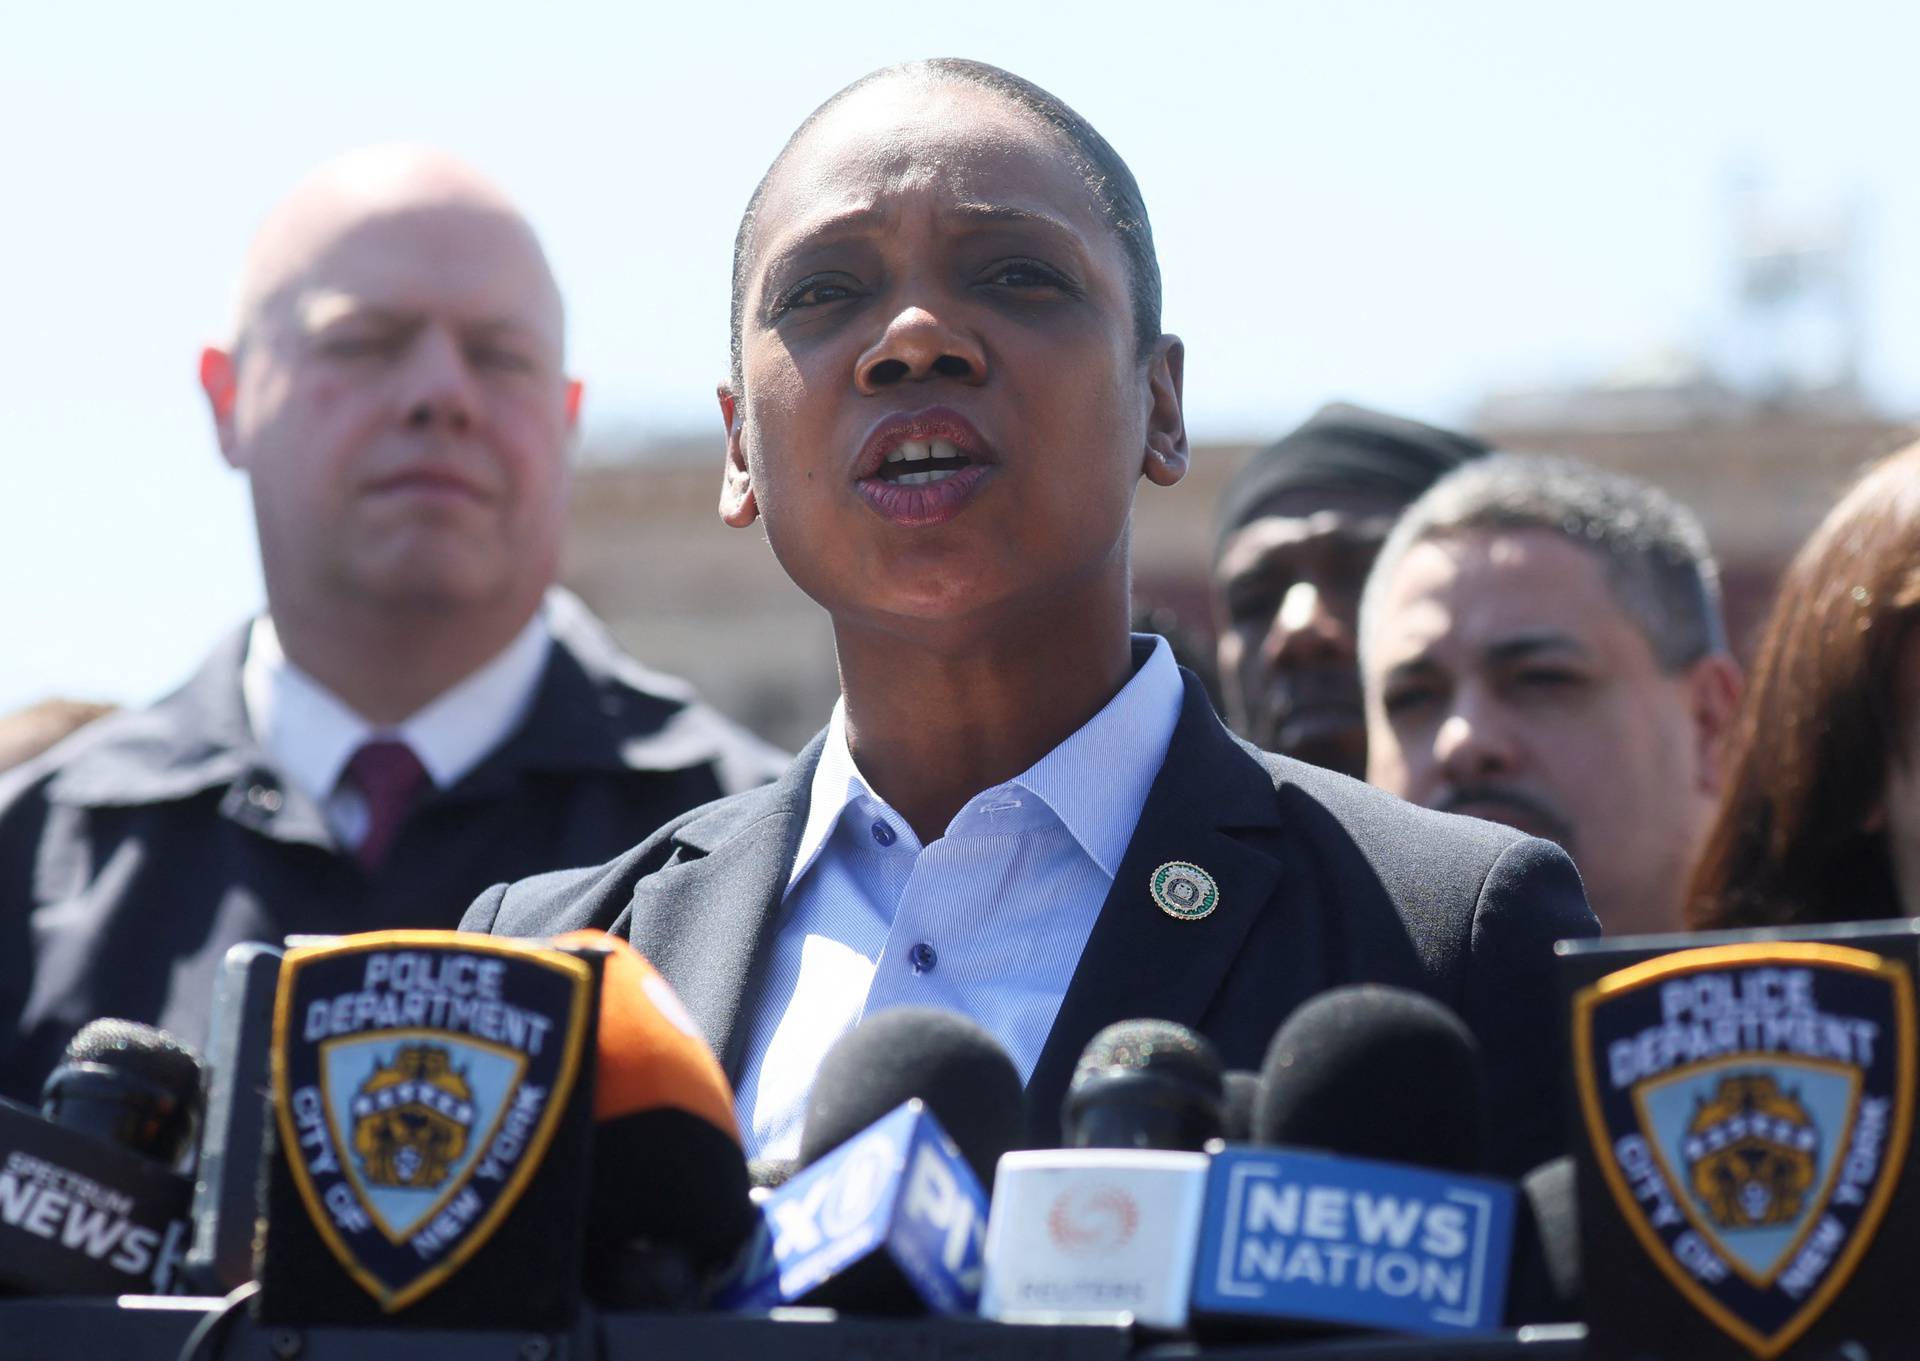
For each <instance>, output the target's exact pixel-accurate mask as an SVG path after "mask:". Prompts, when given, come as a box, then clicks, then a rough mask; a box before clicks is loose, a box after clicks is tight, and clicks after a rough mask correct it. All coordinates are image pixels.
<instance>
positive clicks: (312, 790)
mask: <svg viewBox="0 0 1920 1361" xmlns="http://www.w3.org/2000/svg"><path fill="white" fill-rule="evenodd" d="M551 643H552V634H551V632H550V631H549V629H548V626H547V619H546V607H545V606H544V605H543V606H542V607H541V608H540V609H538V610H535V611H534V613H533V618H531V619H529V620H528V621H527V626H526V627H525V628H523V629H521V630H520V632H519V634H518V635H517V636H515V638H514V640H513V641H512V642H510V643H508V644H507V646H506V647H505V648H504V649H502V650H501V651H500V653H499V654H498V655H496V656H495V657H494V658H493V660H491V661H489V662H487V663H486V664H485V665H484V666H482V667H481V668H480V669H479V670H477V671H475V672H473V673H472V674H471V675H469V676H468V677H467V678H466V679H465V680H463V681H461V682H460V683H459V684H457V685H455V686H454V687H453V688H452V689H450V690H447V691H445V692H444V693H442V694H440V695H439V696H437V697H436V698H435V699H433V700H432V701H431V702H429V703H428V704H427V705H426V706H425V707H423V708H421V709H419V710H417V711H415V712H414V714H413V715H412V716H411V717H409V718H408V719H406V721H404V722H402V723H398V724H394V725H391V726H385V727H381V726H377V725H375V724H372V723H369V722H368V721H367V720H366V719H364V718H362V717H361V716H360V715H359V714H357V713H355V712H354V711H353V710H352V709H351V708H349V707H348V706H347V704H346V703H345V701H343V700H341V699H340V698H339V697H338V696H337V695H335V694H334V693H333V692H332V691H331V690H328V689H327V688H326V687H325V686H324V685H322V684H320V682H319V681H317V680H315V679H314V678H313V677H312V676H309V675H308V674H307V673H306V672H304V671H302V670H301V669H300V668H299V667H297V666H295V665H294V664H293V662H292V661H290V660H289V659H288V657H287V654H286V652H285V651H284V650H283V649H282V648H281V646H280V635H279V633H278V631H276V630H275V628H274V626H273V619H272V618H271V617H270V616H268V615H264V614H263V615H261V616H260V617H259V618H258V619H255V620H254V621H253V629H252V631H251V632H250V633H249V634H248V636H247V658H246V661H244V662H243V663H241V666H240V694H241V698H242V699H243V700H244V701H245V703H246V707H247V722H248V724H249V725H250V726H251V727H252V729H253V736H254V740H255V741H257V742H259V743H260V745H261V747H262V748H263V749H265V751H266V753H267V754H268V755H269V756H270V757H272V758H273V764H274V766H275V768H276V769H278V770H279V772H280V773H281V775H282V776H283V777H284V778H285V779H286V780H287V782H288V783H289V784H291V785H293V787H294V788H296V789H299V790H301V791H302V792H303V793H305V794H306V795H307V796H308V797H309V798H311V799H312V800H313V801H314V802H315V803H316V804H318V805H319V806H320V807H321V808H322V809H323V810H324V811H325V813H326V817H327V826H328V827H329V828H331V829H332V831H333V835H334V838H335V839H336V840H337V841H338V842H339V843H340V845H341V847H342V848H343V849H346V850H350V851H351V850H356V849H358V847H359V845H360V842H361V840H362V839H363V838H364V837H365V836H366V834H367V805H366V801H365V800H364V799H362V798H361V797H360V792H359V791H358V790H357V789H355V788H354V787H353V785H352V783H351V782H348V783H345V784H343V783H342V782H341V778H340V777H341V774H342V772H344V771H345V770H346V768H347V762H348V761H349V760H350V759H352V757H353V754H354V752H356V751H358V750H359V749H360V748H361V746H363V745H364V744H365V743H367V742H372V741H377V740H382V739H387V740H392V741H398V742H405V743H406V744H407V745H408V746H409V747H411V748H412V749H413V754H414V755H415V756H417V757H419V758H420V764H421V765H422V766H424V767H425V768H426V772H427V777H428V778H429V779H431V780H432V781H433V784H434V787H435V788H436V789H445V788H447V787H448V786H449V785H451V784H453V783H454V782H455V781H456V780H458V779H459V778H460V777H461V776H462V775H465V774H466V773H467V772H468V771H469V770H472V769H473V768H474V767H475V766H476V765H478V764H479V763H480V759H481V758H482V757H484V756H485V755H486V754H487V753H488V752H490V751H492V750H493V749H494V748H495V747H497V746H499V745H500V744H501V743H502V742H504V741H505V740H506V739H507V736H508V735H509V734H510V733H512V732H513V730H514V729H515V728H517V727H518V726H519V725H520V721H521V719H523V718H525V717H526V713H527V707H528V706H529V705H530V704H532V702H533V695H534V691H535V690H537V689H538V688H539V685H540V676H541V673H542V672H543V671H544V670H545V669H546V664H547V649H548V647H549V646H550V645H551Z"/></svg>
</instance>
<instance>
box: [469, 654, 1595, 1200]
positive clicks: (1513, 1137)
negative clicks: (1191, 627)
mask: <svg viewBox="0 0 1920 1361" xmlns="http://www.w3.org/2000/svg"><path fill="white" fill-rule="evenodd" d="M1183 677H1184V680H1185V684H1186V695H1185V699H1184V702H1183V704H1182V708H1181V714H1180V719H1179V723H1178V725H1177V726H1176V727H1175V729H1174V734H1173V740H1172V743H1171V744H1170V746H1169V748H1168V751H1167V758H1166V761H1165V763H1164V764H1163V765H1162V766H1161V769H1160V773H1159V775H1158V776H1157V777H1156V779H1155V781H1154V784H1153V786H1152V788H1151V789H1150V790H1149V792H1148V794H1147V800H1146V804H1145V807H1144V808H1143V809H1142V811H1141V814H1140V821H1139V824H1138V826H1137V827H1136V828H1135V830H1134V834H1133V839H1132V841H1131V843H1130V844H1129V845H1128V848H1127V853H1126V856H1125V859H1124V860H1123V861H1122V863H1121V866H1120V870H1119V873H1118V874H1116V875H1115V877H1114V882H1113V889H1112V891H1111V893H1110V894H1109V895H1108V898H1107V900H1106V902H1105V904H1104V905H1103V906H1102V908H1101V911H1100V916H1099V918H1098V920H1097V921H1096V922H1095V924H1094V927H1093V932H1092V935H1091V936H1090V937H1089V939H1088V941H1087V945H1086V949H1085V951H1084V952H1083V953H1082V955H1081V957H1080V963H1079V966H1078V968H1077V969H1076V971H1075V974H1074V978H1073V982H1072V983H1071V984H1070V986H1069V987H1068V990H1067V994H1066V996H1065V998H1064V999H1063V1000H1062V1002H1061V1005H1060V1011H1059V1014H1058V1016H1057V1017H1056V1018H1055V1020H1054V1024H1053V1029H1052V1031H1051V1032H1049V1034H1048V1037H1047V1042H1046V1044H1045V1046H1044V1048H1043V1049H1042V1051H1041V1054H1040V1060H1039V1063H1038V1064H1037V1065H1036V1066H1035V1068H1034V1072H1033V1077H1032V1079H1031V1081H1030V1083H1029V1085H1028V1091H1027V1095H1028V1098H1029V1100H1028V1107H1029V1111H1030V1114H1031V1118H1032V1122H1033V1123H1032V1127H1031V1128H1030V1130H1029V1135H1030V1138H1031V1140H1032V1141H1033V1142H1034V1143H1035V1144H1037V1145H1042V1146H1045V1145H1049V1144H1053V1143H1057V1142H1058V1137H1059V1110H1060V1100H1061V1097H1062V1096H1063V1095H1064V1093H1065V1091H1066V1087H1067V1083H1068V1080H1069V1079H1070V1078H1071V1077H1072V1074H1073V1067H1074V1062H1075V1060H1076V1059H1077V1058H1078V1057H1079V1054H1080V1052H1081V1050H1082V1049H1083V1048H1085V1046H1086V1043H1087V1041H1088V1040H1090V1039H1091V1038H1092V1037H1093V1035H1094V1033H1095V1032H1096V1031H1098V1030H1100V1029H1101V1028H1102V1027H1103V1026H1106V1025H1108V1024H1110V1023H1111V1022H1114V1021H1119V1020H1126V1019H1128V1018H1133V1017H1161V1018H1164V1019H1167V1020H1173V1021H1178V1022H1180V1023H1182V1024H1184V1025H1188V1026H1192V1027H1193V1028H1195V1029H1197V1030H1199V1031H1201V1032H1202V1033H1204V1034H1205V1035H1207V1036H1208V1037H1209V1038H1210V1039H1211V1040H1212V1041H1213V1042H1214V1044H1215V1045H1216V1046H1217V1047H1218V1048H1219V1050H1220V1056H1221V1058H1222V1060H1224V1061H1225V1063H1226V1064H1227V1065H1228V1066H1229V1067H1233V1068H1253V1069H1257V1068H1259V1067H1260V1065H1261V1061H1262V1059H1263V1057H1264V1055H1265V1051H1266V1047H1267V1043H1268V1041H1269V1040H1270V1039H1271V1038H1272V1036H1273V1033H1274V1031H1275V1030H1276V1029H1277V1028H1278V1027H1279V1025H1280V1023H1281V1022H1282V1021H1284V1020H1285V1019H1286V1017H1287V1015H1288V1014H1289V1013H1290V1012H1291V1011H1292V1010H1293V1009H1294V1007H1296V1006H1298V1005H1299V1004H1300V1003H1301V1002H1303V1001H1305V1000H1306V999H1307V998H1309V997H1311V996H1313V995H1314V994H1315V993H1317V992H1320V991H1323V990H1325V989H1327V988H1330V987H1333V986H1336V985H1338V984H1341V983H1352V982H1363V981H1365V982H1382V983H1392V984H1397V985H1400V986H1402V987H1407V988H1413V989H1416V990H1418V991H1420V992H1423V993H1426V994H1428V995H1430V996H1432V997H1435V998H1437V999H1438V1000H1439V1001H1441V1002H1444V1003H1445V1004H1446V1005H1447V1006H1449V1007H1451V1008H1453V1010H1454V1011H1456V1012H1457V1013H1458V1014H1459V1015H1460V1016H1461V1017H1462V1018H1463V1019H1464V1020H1465V1021H1466V1023H1467V1025H1468V1026H1469V1027H1470V1028H1471V1029H1472V1030H1473V1032H1474V1034H1475V1035H1476V1036H1477V1038H1478V1039H1479V1042H1480V1046H1481V1050H1482V1053H1483V1055H1484V1057H1485V1061H1486V1070H1487V1077H1488V1086H1489V1093H1488V1094H1489V1100H1490V1105H1491V1112H1490V1113H1491V1124H1492V1126H1493V1141H1494V1148H1493V1161H1494V1164H1495V1166H1496V1167H1497V1168H1499V1169H1500V1170H1503V1171H1506V1172H1509V1173H1515V1172H1519V1171H1524V1170H1525V1169H1527V1168H1529V1167H1532V1166H1534V1165H1535V1164H1537V1163H1540V1162H1543V1161H1545V1160H1546V1159H1548V1158H1550V1157H1553V1156H1555V1155H1556V1154H1557V1153H1559V1152H1560V1151H1562V1149H1563V1146H1564V1143H1565V1139H1564V1128H1565V1121H1564V1115H1563V1110H1564V1107H1563V1105H1562V1102H1561V1092H1562V1090H1563V1076H1562V1075H1563V1070H1564V1064H1563V1059H1562V1053H1563V1045H1564V1038H1563V1037H1564V1035H1565V1032H1566V1019H1565V1017H1564V1015H1563V1014H1562V1012H1563V1010H1564V1008H1563V1007H1562V1006H1561V1004H1560V1001H1559V994H1558V988H1557V986H1556V984H1555V980H1554V957H1553V943H1554V941H1556V940H1559V939H1562V938H1566V937H1576V936H1591V935H1596V934H1598V932H1599V924H1598V923H1597V922H1596V921H1595V920H1594V917H1593V914H1592V912H1590V911H1589V910H1588V909H1587V903H1586V897H1585V895H1584V893H1583V892H1582V890H1581V887H1580V879H1579V876H1578V875H1577V874H1576V873H1575V871H1574V868H1573V862H1572V861H1570V860H1568V859H1567V857H1566V855H1565V853H1564V852H1562V851H1561V850H1560V849H1559V848H1558V847H1556V846H1554V845H1551V844H1550V843H1548V842H1545V841H1540V840H1537V839H1534V838H1531V837H1526V836H1522V835H1521V834H1520V833H1518V832H1515V831H1513V830H1511V829H1510V828H1506V827H1500V826H1496V825H1494V824H1493V823H1490V822H1481V821H1479V820H1477V819H1473V818H1464V817H1456V816H1453V815H1450V814H1445V813H1435V812H1431V811H1429V810H1427V809H1423V808H1416V807H1414V806H1413V805H1411V804H1408V803H1405V802H1402V801H1401V800H1399V799H1396V798H1394V797H1392V796H1391V795H1389V794H1385V793H1382V792H1381V791H1380V790H1377V789H1373V788H1370V787H1369V786H1367V785H1364V784H1361V783H1360V782H1359V781H1357V780H1351V779H1348V778H1347V777H1345V776H1342V775H1336V774H1334V773H1332V772H1330V771H1326V770H1321V769H1319V768H1317V767H1314V766H1308V765H1304V764H1302V763H1300V762H1298V761H1293V760H1289V759H1288V758H1286V757H1283V756H1275V755H1272V754H1270V753H1267V752H1262V751H1259V750H1257V749H1255V748H1254V747H1251V746H1248V745H1247V744H1246V743H1244V742H1242V741H1240V739H1238V738H1236V737H1234V736H1233V735H1232V734H1231V733H1229V732H1228V731H1227V730H1226V728H1224V727H1223V726H1222V725H1221V723H1220V720H1219V719H1218V718H1216V717H1215V716H1214V712H1213V708H1212V706H1211V705H1210V704H1209V702H1208V700H1207V697H1206V691H1205V690H1204V688H1203V687H1202V686H1201V684H1200V682H1199V680H1198V679H1197V678H1196V677H1195V676H1193V674H1192V673H1190V672H1185V673H1183ZM819 753H820V739H818V738H816V739H815V740H814V742H813V744H812V745H811V746H809V747H808V748H807V750H806V751H805V752H803V753H801V755H800V757H799V759H798V760H796V761H795V762H794V764H793V766H792V767H791V768H789V769H788V771H787V773H786V774H785V775H784V776H782V777H781V779H780V780H779V782H778V783H777V784H774V785H771V786H769V787H767V788H763V789H755V790H751V791H749V792H747V793H745V794H738V795H735V796H733V797H731V798H727V799H722V800H720V801H719V802H716V803H715V804H713V805H712V806H710V807H707V808H702V809H699V810H697V811H695V812H692V813H689V814H687V815H686V816H685V817H682V818H679V819H677V820H676V821H674V822H672V823H670V824H668V825H667V826H665V827H663V828H661V829H660V830H659V831H658V832H656V833H654V834H653V835H652V836H651V837H649V838H648V839H647V840H646V841H644V842H643V843H641V844H640V845H639V846H638V847H636V848H635V849H634V850H632V851H630V852H628V853H627V854H626V855H623V856H621V857H620V858H619V859H617V860H614V861H612V862H611V863H610V864H607V865H603V866H601V867H600V868H598V869H592V870H572V871H568V872H566V873H563V874H551V875H546V876H544V877H541V878H537V879H533V880H530V881H528V882H524V883H519V884H512V885H501V886H499V887H496V888H494V889H492V890H490V891H489V892H487V893H486V894H485V895H483V896H482V897H481V898H480V899H479V900H478V901H477V902H475V903H474V905H473V907H472V909H471V910H470V911H469V912H468V913H467V915H466V918H465V920H464V921H463V922H462V923H461V925H462V926H463V927H464V928H465V929H468V930H477V931H494V932H496V933H499V934H503V935H514V936H537V935H545V934H548V933H551V932H555V931H561V930H567V929H570V928H573V927H580V926H598V927H602V928H605V929H609V930H611V931H613V932H614V933H616V934H618V935H621V936H624V937H626V938H628V939H630V940H631V941H632V942H633V943H634V945H635V946H636V947H638V948H639V950H640V951H641V952H642V953H643V954H645V955H646V956H647V957H648V958H649V959H651V960H652V961H653V962H654V964H655V965H657V966H658V967H659V969H660V971H661V972H662V973H663V974H665V975H666V977H667V979H668V981H669V982H671V983H672V984H673V986H674V987H675V989H676V990H678V992H679V994H680V996H681V999H682V1000H683V1001H684V1002H685V1003H686V1004H687V1006H688V1008H689V1009H690V1010H691V1011H692V1012H693V1014H694V1017H695V1018H696V1019H697V1020H698V1021H699V1022H700V1024H701V1026H702V1027H703V1028H704V1029H705V1031H706V1034H707V1037H708V1039H709V1040H710V1041H711V1042H712V1043H713V1046H714V1048H715V1050H716V1052H717V1053H719V1055H720V1057H721V1061H722V1063H723V1064H724V1065H725V1067H726V1069H727V1073H728V1076H729V1078H730V1079H732V1080H734V1081H738V1080H739V1075H740V1071H741V1068H742V1067H743V1065H744V1063H745V1059H746V1055H745V1054H743V1053H742V1052H741V1051H742V1046H743V1044H744V1039H745V1036H746V1035H747V1034H748V1033H749V1032H750V1031H751V1029H752V1026H751V1018H752V1016H753V1014H754V1013H753V1008H755V1007H757V1006H758V1005H760V998H759V983H760V975H761V966H762V965H763V964H764V961H765V960H766V958H767V957H768V955H769V953H770V952H771V948H772V942H773V939H774V935H775V933H776V931H777V929H778V925H779V914H780V908H781V903H782V898H783V895H784V892H785V889H786V885H787V876H788V874H789V872H790V871H791V869H792V866H793V858H794V854H795V849H796V847H797V845H798V843H799V839H800V833H801V830H802V828H803V827H804V826H805V823H806V817H807V800H808V793H809V786H810V784H811V781H812V778H813V768H814V765H815V763H816V762H817V761H818V759H819ZM1173 860H1183V861H1189V862H1191V863H1193V864H1196V865H1199V866H1200V867H1201V868H1203V869H1205V870H1206V871H1207V872H1208V873H1209V874H1210V875H1212V877H1213V879H1214V880H1215V882H1216V884H1217V885H1218V887H1219V906H1218V907H1217V908H1216V909H1215V910H1214V911H1213V912H1212V913H1211V915H1209V916H1207V917H1206V918H1204V919H1203V920H1198V921H1181V920H1176V919H1175V918H1174V917H1172V916H1170V915H1169V914H1168V913H1166V912H1164V911H1162V910H1161V909H1160V908H1159V907H1158V906H1157V905H1156V903H1155V902H1154V900H1153V897H1152V894H1151V891H1150V888H1149V879H1150V878H1151V876H1152V874H1153V872H1154V870H1155V869H1156V868H1157V867H1159V866H1161V865H1164V864H1165V863H1167V862H1168V861H1173Z"/></svg>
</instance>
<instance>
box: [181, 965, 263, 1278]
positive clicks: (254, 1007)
mask: <svg viewBox="0 0 1920 1361" xmlns="http://www.w3.org/2000/svg"><path fill="white" fill-rule="evenodd" d="M284 953H285V952H284V951H283V950H281V949H280V947H278V946H275V945H268V944H266V943H264V942H262V941H243V942H241V943H240V944H238V945H235V946H233V947H231V948H230V949H229V950H228V951H227V953H226V956H225V958H223V959H222V960H221V961H220V976H219V978H218V979H216V980H215V982H214V988H213V1015H212V1018H211V1019H210V1021H209V1023H208V1026H207V1070H208V1078H207V1103H206V1117H205V1121H204V1123H203V1125H202V1128H201V1133H200V1152H199V1157H198V1159H197V1161H196V1165H195V1166H196V1171H195V1176H194V1185H193V1244H192V1246H191V1247H190V1248H189V1249H188V1250H187V1260H186V1266H185V1269H184V1271H183V1273H182V1276H183V1285H184V1287H185V1289H186V1291H187V1293H189V1294H195V1295H225V1294H227V1293H229V1292H230V1291H233V1290H236V1289H238V1288H239V1287H240V1286H242V1285H245V1284H246V1283H247V1282H248V1281H251V1280H252V1279H253V1234H254V1227H255V1224H256V1221H257V1219H258V1216H259V1197H260V1164H261V1158H262V1155H263V1154H264V1152H265V1150H266V1139H267V1126H268V1124H269V1123H270V1122H271V1121H272V1119H273V1114H272V1111H271V1110H270V1108H269V1103H268V1100H267V1084H268V1074H267V1064H268V1060H269V1051H270V1050H271V1049H272V1041H273V999H274V993H275V991H276V990H277V988H278V986H279V981H280V959H281V956H282V955H283V954H284Z"/></svg>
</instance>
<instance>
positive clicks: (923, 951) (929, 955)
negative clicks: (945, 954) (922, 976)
mask: <svg viewBox="0 0 1920 1361" xmlns="http://www.w3.org/2000/svg"><path fill="white" fill-rule="evenodd" d="M939 962H940V956H938V955H936V954H935V953H934V952H933V947H932V946H931V945H929V944H927V943H926V942H925V941H924V940H923V941H921V942H920V943H919V944H918V945H916V946H914V947H913V948H912V949H911V950H909V951H907V963H909V964H911V965H912V966H913V971H914V972H915V973H926V972H927V971H928V970H929V969H931V968H933V966H934V965H935V964H938V963H939Z"/></svg>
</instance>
